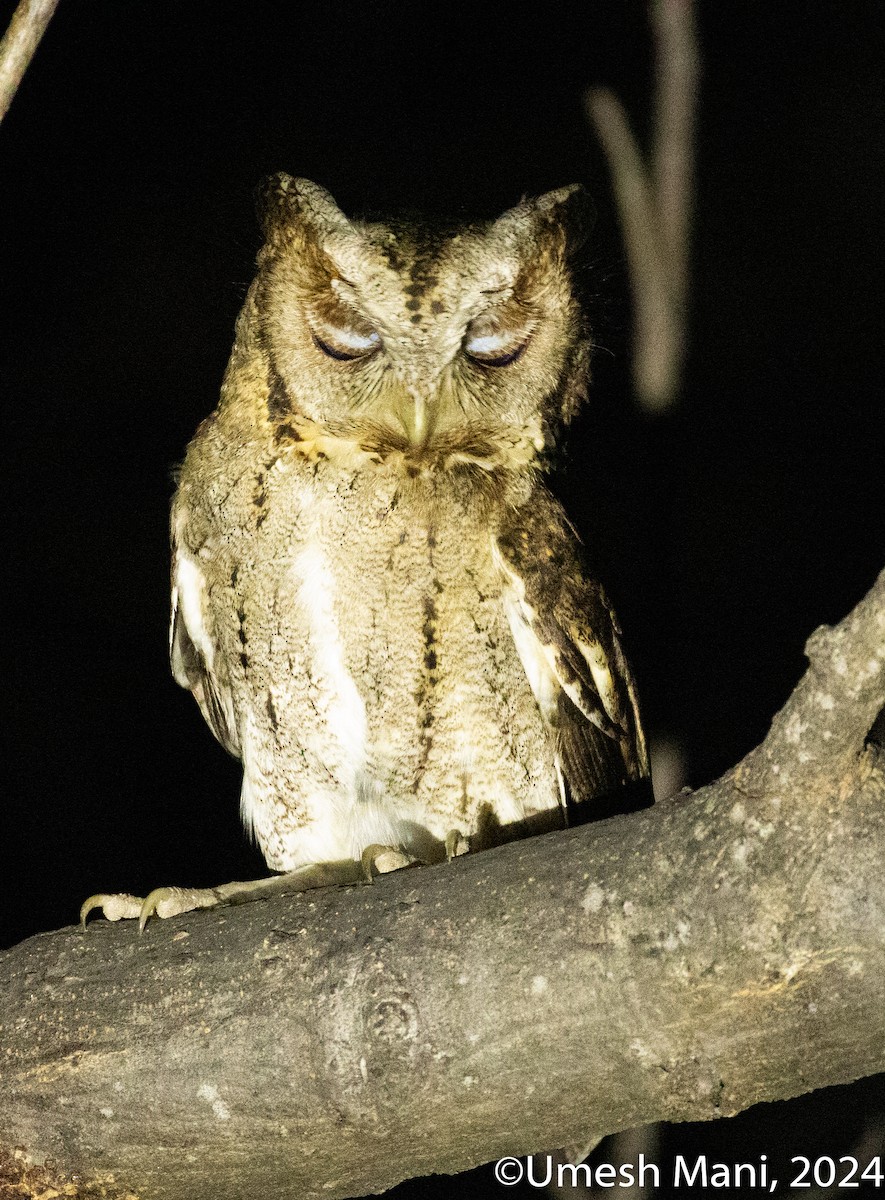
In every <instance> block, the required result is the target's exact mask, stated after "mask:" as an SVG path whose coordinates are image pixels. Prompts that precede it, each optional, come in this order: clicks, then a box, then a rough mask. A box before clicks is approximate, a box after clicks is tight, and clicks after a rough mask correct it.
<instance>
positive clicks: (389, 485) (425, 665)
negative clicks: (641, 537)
mask: <svg viewBox="0 0 885 1200" xmlns="http://www.w3.org/2000/svg"><path fill="white" fill-rule="evenodd" d="M261 208H262V214H263V224H264V231H265V235H266V243H265V245H264V247H263V249H262V250H261V252H260V254H259V258H258V275H257V278H256V279H255V281H254V283H253V284H252V286H251V288H250V290H249V293H248V296H247V298H246V303H245V306H244V308H243V311H242V313H241V315H240V318H239V320H238V323H237V333H236V341H235V344H234V349H233V354H232V357H231V361H230V364H229V366H228V370H227V373H226V376H225V380H224V385H223V388H222V394H221V401H220V404H219V407H218V409H217V411H216V412H215V413H214V414H213V415H212V416H211V417H209V418H208V419H207V420H206V421H204V422H203V424H202V425H201V426H200V428H199V429H198V431H197V433H196V436H195V437H194V439H193V441H192V442H191V445H190V447H189V449H188V452H187V457H186V459H185V462H184V465H183V468H182V471H181V475H180V481H179V486H178V491H177V494H176V496H175V501H174V505H173V513H172V534H173V547H174V549H173V587H172V608H173V619H172V642H171V646H172V667H173V671H174V674H175V677H176V679H177V680H178V682H179V683H181V684H182V685H183V686H185V687H187V688H190V689H191V691H192V692H193V693H194V695H195V697H196V699H197V701H198V703H199V705H200V707H201V709H202V711H203V714H204V716H205V717H206V720H207V722H208V723H209V725H210V727H211V728H212V730H213V732H214V733H215V735H216V737H217V738H218V740H219V741H220V742H221V743H222V745H224V746H225V747H226V748H227V749H228V750H229V751H230V752H231V753H232V754H235V755H238V756H239V757H241V758H242V761H243V774H244V779H243V790H242V815H243V819H244V821H245V823H246V825H247V827H248V828H249V829H250V830H251V831H252V832H253V833H254V836H255V838H256V839H257V841H258V844H259V846H260V847H261V849H262V851H263V853H264V855H265V857H266V859H267V862H268V865H269V866H270V867H271V868H272V869H273V870H275V871H281V872H285V871H292V870H294V869H296V868H304V867H307V866H308V865H309V864H322V863H331V862H336V863H338V862H358V861H360V860H361V859H362V858H363V857H364V854H365V852H367V848H368V849H369V852H370V856H371V857H373V858H375V860H376V861H377V862H379V865H381V859H383V853H381V854H376V853H375V852H376V851H378V852H384V851H391V852H392V853H393V858H392V859H388V860H387V861H388V865H402V864H403V863H404V862H407V861H409V860H410V859H413V858H414V859H417V860H420V861H425V862H428V861H436V860H440V859H443V858H445V857H446V855H447V854H448V855H451V854H453V853H460V852H462V851H463V850H464V849H467V848H470V849H480V848H482V847H483V846H485V845H488V844H491V843H493V842H495V841H497V840H500V839H501V838H505V837H509V836H516V835H519V834H520V833H525V832H526V831H527V830H528V829H540V828H545V827H556V826H559V825H561V824H562V823H563V820H564V810H565V808H566V805H567V804H569V805H570V804H573V803H583V804H584V805H585V807H586V806H588V804H589V807H590V810H591V813H592V812H593V811H594V809H593V805H594V804H596V811H598V813H599V814H600V815H606V814H607V813H608V812H609V811H611V810H612V808H613V807H615V808H616V807H617V806H618V805H619V804H623V803H624V801H623V798H622V796H621V793H622V792H623V789H624V787H625V786H626V785H628V784H629V783H630V782H631V781H636V780H639V779H641V778H643V777H645V776H646V775H647V773H648V763H647V756H646V750H645V744H644V741H643V736H642V732H641V727H640V724H639V717H638V712H637V708H636V698H635V693H634V689H633V686H632V682H631V677H630V672H629V669H628V667H627V664H626V661H625V658H624V655H623V651H622V649H621V645H620V640H619V638H620V631H619V629H618V626H617V622H616V620H615V617H614V614H613V612H612V610H611V608H610V606H609V604H608V602H607V600H606V598H605V595H604V593H603V592H602V589H601V587H600V586H599V584H598V583H596V582H595V581H594V580H593V579H592V578H591V577H589V575H588V574H587V571H586V568H585V566H584V563H583V558H582V552H581V547H580V544H579V542H578V539H577V538H576V536H575V534H574V531H573V530H572V528H571V526H570V524H569V522H568V520H567V518H566V516H565V513H564V512H563V510H562V508H561V506H560V505H559V504H558V502H557V501H556V500H554V499H553V497H552V496H551V495H550V493H549V492H548V491H547V490H546V488H545V487H544V484H543V481H542V473H543V467H544V464H545V461H546V458H547V453H546V452H547V451H548V450H549V449H550V448H552V447H553V445H554V442H555V439H556V438H557V437H558V435H559V432H560V431H561V429H562V428H563V427H564V426H565V425H566V424H567V423H568V421H569V420H570V419H571V417H572V416H573V414H574V412H575V411H576V409H577V407H578V405H579V403H580V401H581V400H582V398H583V395H584V389H585V384H586V378H587V369H588V357H589V336H588V331H587V327H586V322H585V317H584V314H583V313H582V311H581V308H580V305H579V303H578V300H577V298H576V295H575V288H574V286H573V274H572V273H573V262H574V258H575V255H576V253H577V252H578V249H579V247H580V244H581V242H582V241H583V239H584V236H585V227H586V216H585V213H586V202H585V200H584V197H583V194H582V193H581V191H580V189H577V188H563V189H561V190H559V191H557V192H551V193H549V194H548V195H546V196H542V197H540V198H539V199H536V200H529V201H525V202H524V203H522V204H520V205H519V206H518V207H517V208H515V209H513V210H511V211H510V212H508V213H505V214H504V216H502V217H501V218H499V219H498V220H497V221H495V222H492V223H487V224H482V225H473V226H467V227H465V228H461V229H460V230H457V231H455V232H451V231H449V232H444V233H438V232H437V233H435V232H432V231H431V230H429V229H425V228H423V227H422V226H420V225H419V224H414V223H410V224H399V225H388V224H383V223H364V222H358V221H350V220H348V219H347V218H346V217H345V216H344V215H343V214H342V213H341V212H340V210H339V209H338V208H337V207H336V205H335V203H334V201H333V200H332V198H331V197H330V196H329V195H328V193H326V192H325V191H324V190H323V189H322V188H319V187H317V186H316V185H315V184H312V183H309V182H307V181H305V180H294V179H290V178H289V177H287V176H278V177H276V178H275V179H274V180H272V181H271V182H270V183H269V184H268V185H267V186H266V188H265V191H264V195H263V198H262V202H261ZM382 869H384V868H383V865H382ZM222 891H223V889H221V890H219V891H218V892H216V893H213V895H214V896H215V898H216V899H218V898H219V897H220V895H221V893H222ZM166 893H169V890H168V889H167V890H166ZM170 895H171V894H166V895H164V897H162V898H160V900H157V901H156V902H154V903H153V904H150V903H149V905H148V908H149V910H154V909H156V910H157V911H159V912H160V913H161V915H162V914H163V913H164V912H165V911H180V910H181V908H182V907H190V906H192V904H186V903H184V901H182V902H181V903H179V904H178V907H176V905H175V904H174V903H172V902H171V899H170ZM182 895H183V896H186V895H190V896H191V898H192V897H193V896H194V895H196V894H195V893H182ZM200 895H203V896H206V893H201V894H200ZM102 899H104V898H102ZM164 900H168V901H169V903H168V904H166V905H165V907H164V903H163V901H164ZM204 902H205V903H211V902H212V900H211V898H209V899H206V900H205V901H202V900H196V901H194V903H204ZM139 904H140V902H139ZM105 911H106V912H108V905H107V904H105ZM108 915H111V913H110V912H108ZM120 915H131V913H130V912H128V911H127V912H125V913H121V914H120Z"/></svg>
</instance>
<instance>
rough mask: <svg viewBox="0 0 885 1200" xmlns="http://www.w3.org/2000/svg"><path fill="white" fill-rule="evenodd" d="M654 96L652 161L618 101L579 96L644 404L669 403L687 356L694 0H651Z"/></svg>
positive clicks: (606, 94)
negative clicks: (615, 248) (624, 267)
mask: <svg viewBox="0 0 885 1200" xmlns="http://www.w3.org/2000/svg"><path fill="white" fill-rule="evenodd" d="M651 23H652V31H653V35H654V43H655V69H656V79H655V99H654V112H653V130H652V152H651V163H650V166H648V167H646V165H645V162H644V161H643V156H642V152H641V150H640V148H639V144H638V142H637V140H636V138H635V136H634V134H633V132H632V130H631V129H630V123H629V121H628V119H627V114H626V113H625V111H624V108H623V106H622V105H621V102H620V100H618V98H617V97H616V96H615V95H614V94H613V93H612V92H610V91H609V90H608V89H607V88H596V89H593V90H592V91H590V92H589V93H588V94H587V97H586V101H585V103H586V109H587V115H588V117H589V119H590V122H591V124H592V125H593V126H594V128H595V129H596V133H597V136H598V137H599V140H600V142H601V143H602V146H603V149H604V151H605V155H606V158H607V159H608V164H609V170H610V171H611V174H612V184H613V187H614V192H615V199H616V201H617V206H618V211H619V213H620V217H621V225H622V229H623V237H624V245H625V247H626V250H627V262H628V266H629V271H630V286H631V290H632V293H633V308H634V323H635V330H634V338H633V380H634V384H635V387H636V392H637V395H638V397H639V400H640V402H641V403H642V404H643V405H645V407H646V408H648V409H653V410H657V409H662V408H666V407H667V405H669V404H672V403H673V401H674V400H675V398H676V395H677V393H678V391H679V386H680V382H681V375H682V363H683V358H684V356H685V337H686V334H685V326H686V301H687V297H688V261H689V249H690V244H691V217H692V205H693V200H694V136H695V121H696V111H697V95H698V74H699V55H698V48H697V39H696V37H695V27H694V3H693V0H652V2H651Z"/></svg>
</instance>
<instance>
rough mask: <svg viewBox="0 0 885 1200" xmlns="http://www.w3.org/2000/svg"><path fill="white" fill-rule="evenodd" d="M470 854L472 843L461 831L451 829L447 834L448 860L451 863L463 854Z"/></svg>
mask: <svg viewBox="0 0 885 1200" xmlns="http://www.w3.org/2000/svg"><path fill="white" fill-rule="evenodd" d="M469 853H470V842H469V841H468V839H467V838H466V837H465V836H464V834H463V833H461V831H460V830H459V829H450V830H449V832H448V833H447V834H446V860H447V861H448V862H451V861H452V859H453V858H458V857H459V855H461V854H469Z"/></svg>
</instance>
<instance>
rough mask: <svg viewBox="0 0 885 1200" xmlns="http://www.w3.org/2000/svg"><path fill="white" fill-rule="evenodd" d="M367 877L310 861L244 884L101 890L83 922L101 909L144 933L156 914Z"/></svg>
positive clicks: (341, 865)
mask: <svg viewBox="0 0 885 1200" xmlns="http://www.w3.org/2000/svg"><path fill="white" fill-rule="evenodd" d="M383 849H385V850H386V849H388V847H383ZM403 865H405V864H403ZM386 869H387V870H392V869H395V868H391V867H387V868H386ZM364 878H365V873H364V868H363V867H362V865H361V864H360V863H358V862H349V861H348V862H332V863H309V864H308V865H307V866H304V867H298V868H297V869H296V870H294V871H289V872H288V873H287V874H285V875H273V876H271V877H270V878H269V879H252V880H248V881H246V882H243V883H222V884H220V885H219V886H218V887H214V888H180V887H160V888H154V890H153V891H152V892H151V893H150V895H148V896H147V897H146V898H144V899H142V897H141V896H131V895H129V894H128V893H126V892H121V893H118V894H113V893H108V894H105V893H97V894H96V895H94V896H90V897H89V899H88V900H86V901H85V902H84V904H83V905H82V907H81V908H80V924H81V925H82V926H83V928H84V929H85V928H86V918H87V917H88V916H89V914H90V913H91V912H93V911H94V910H95V909H101V911H102V913H103V914H104V916H105V918H106V919H107V920H108V921H121V920H129V919H135V918H137V919H138V930H139V933H141V932H143V931H144V927H145V925H146V924H147V922H148V921H149V920H150V918H151V917H153V916H156V917H162V918H165V917H177V916H179V915H180V914H181V913H187V912H194V911H195V910H196V909H198V908H218V907H221V906H222V905H226V904H245V903H247V902H248V901H250V900H259V899H261V898H262V897H267V896H276V895H279V894H281V893H283V892H303V891H307V890H308V889H310V888H317V887H328V886H330V885H339V886H340V885H344V884H351V883H361V882H362V880H363V879H364Z"/></svg>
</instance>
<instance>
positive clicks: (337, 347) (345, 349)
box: [311, 329, 381, 362]
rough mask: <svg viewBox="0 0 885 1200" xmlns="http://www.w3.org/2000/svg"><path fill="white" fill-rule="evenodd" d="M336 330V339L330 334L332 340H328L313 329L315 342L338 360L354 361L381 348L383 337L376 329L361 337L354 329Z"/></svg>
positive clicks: (324, 352)
mask: <svg viewBox="0 0 885 1200" xmlns="http://www.w3.org/2000/svg"><path fill="white" fill-rule="evenodd" d="M324 332H325V331H324ZM334 332H335V334H337V335H338V336H336V337H335V338H334V341H333V340H332V338H331V336H330V335H328V334H327V336H329V337H330V340H329V341H326V339H325V338H321V337H320V335H319V334H318V333H317V332H316V330H314V329H312V330H311V333H312V334H313V340H314V344H315V345H316V346H318V347H319V349H320V350H322V352H323V354H327V355H328V356H329V358H334V359H336V360H337V361H338V362H353V360H354V359H355V358H365V357H366V356H367V355H369V354H374V353H375V351H376V350H379V349H380V348H381V338H380V337H379V336H378V334H377V333H375V332H374V331H373V332H372V333H371V334H369V335H368V336H366V337H361V336H359V335H357V334H355V333H354V332H353V331H352V330H347V331H344V330H337V329H336V330H335V331H334Z"/></svg>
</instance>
